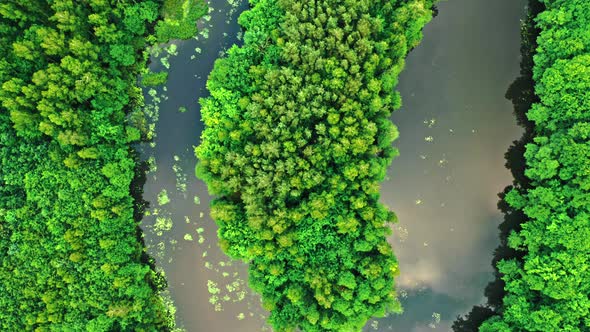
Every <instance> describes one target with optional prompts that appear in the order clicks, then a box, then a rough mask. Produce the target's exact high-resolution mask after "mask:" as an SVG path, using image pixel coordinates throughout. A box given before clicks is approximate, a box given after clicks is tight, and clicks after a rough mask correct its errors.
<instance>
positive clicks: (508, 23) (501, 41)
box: [378, 0, 526, 332]
mask: <svg viewBox="0 0 590 332" xmlns="http://www.w3.org/2000/svg"><path fill="white" fill-rule="evenodd" d="M525 3H526V1H524V0H496V1H486V0H450V1H442V2H440V3H439V6H438V7H439V10H440V12H439V15H438V16H437V17H435V18H434V19H433V20H432V21H431V22H430V23H429V24H428V25H427V26H426V28H425V29H424V40H423V41H422V43H421V44H420V46H418V47H417V48H416V49H415V50H413V51H412V52H411V53H410V55H409V56H408V58H407V61H406V69H405V70H404V72H402V74H401V77H400V80H399V82H400V84H399V90H400V92H401V94H402V97H403V105H404V106H403V107H402V109H401V110H399V111H397V112H395V113H394V114H393V116H392V120H393V122H394V123H395V124H396V125H397V126H398V127H399V131H400V138H399V140H398V141H397V142H395V143H394V144H395V146H396V147H398V148H399V150H400V156H399V157H398V158H397V159H395V160H394V161H393V164H392V166H391V167H390V170H389V172H388V175H389V177H390V179H389V180H388V181H386V182H384V183H383V185H382V190H381V192H382V201H383V202H384V203H385V204H387V205H388V206H389V207H390V208H392V209H393V210H394V211H395V212H396V213H397V215H398V217H399V220H400V222H399V224H397V225H395V226H394V230H395V234H394V238H393V239H392V244H393V246H394V249H395V253H396V255H397V257H398V259H399V261H400V271H401V275H400V277H399V278H398V279H397V284H398V289H399V293H400V295H401V297H402V299H401V300H402V304H403V306H404V311H405V312H404V314H403V315H399V316H391V317H388V318H386V319H382V320H380V322H379V328H378V329H379V330H393V331H400V332H418V331H433V330H434V331H449V330H450V326H451V324H452V322H453V320H454V319H455V318H456V316H457V315H462V314H465V313H467V312H468V311H469V310H470V309H471V307H472V306H473V305H475V304H479V303H481V302H483V301H484V294H483V291H484V288H485V286H486V285H487V283H488V282H489V281H491V280H492V279H493V275H492V273H493V270H492V267H491V261H492V253H493V250H494V249H495V248H496V247H497V246H498V244H499V242H498V230H497V226H498V225H499V224H500V222H502V214H501V212H500V211H499V210H498V209H497V207H496V204H497V202H498V196H497V194H498V193H500V192H501V191H503V189H504V187H506V186H507V185H509V184H511V183H512V178H511V174H510V172H509V171H508V170H507V169H506V168H505V167H504V164H505V159H504V153H505V152H506V150H507V149H508V147H509V146H510V144H511V142H512V141H513V140H516V139H518V138H519V137H520V136H521V134H522V129H521V128H519V127H517V125H516V119H515V117H514V115H513V113H512V111H513V106H512V104H511V103H510V102H509V101H508V100H506V99H505V98H504V95H505V93H506V90H507V89H508V87H509V85H510V83H511V82H512V81H513V80H514V79H516V78H517V77H518V76H519V75H518V74H519V68H520V67H519V57H520V19H522V18H524V14H525Z"/></svg>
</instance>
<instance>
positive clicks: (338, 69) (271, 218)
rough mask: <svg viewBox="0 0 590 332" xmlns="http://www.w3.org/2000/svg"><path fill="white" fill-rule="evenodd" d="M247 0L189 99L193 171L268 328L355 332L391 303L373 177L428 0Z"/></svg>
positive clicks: (385, 216)
mask: <svg viewBox="0 0 590 332" xmlns="http://www.w3.org/2000/svg"><path fill="white" fill-rule="evenodd" d="M250 3H251V5H252V9H251V10H250V11H247V12H245V13H243V14H242V15H241V17H240V19H239V20H240V24H241V25H242V26H244V28H245V29H246V33H245V36H244V46H243V47H235V46H234V47H233V48H232V49H230V51H229V55H228V56H227V57H226V58H223V59H220V60H218V61H217V62H216V65H215V68H214V70H213V72H212V73H211V76H210V78H209V81H208V89H209V91H210V92H211V97H209V98H206V99H203V100H201V104H202V118H203V121H204V122H205V124H206V126H207V129H206V130H205V131H204V132H203V135H202V143H201V145H200V146H199V147H198V148H197V150H196V153H197V156H198V158H199V159H200V164H199V165H198V166H197V175H198V176H199V177H201V178H203V179H204V180H205V181H206V182H207V185H208V188H209V192H210V193H211V194H213V195H217V196H218V198H217V199H216V200H215V201H214V202H213V203H212V211H211V215H212V217H213V218H214V219H215V221H216V222H217V223H218V225H219V237H220V243H221V247H222V248H223V249H224V250H225V251H226V252H227V253H228V254H229V255H230V256H232V257H234V258H239V259H242V260H245V261H247V262H249V263H250V278H249V280H250V285H251V287H252V288H253V289H254V290H256V291H258V292H260V293H261V294H262V298H263V302H264V306H265V308H267V309H269V310H270V311H271V316H270V323H271V324H272V325H273V326H274V328H275V329H276V330H277V331H293V330H294V329H295V328H297V327H299V328H300V329H302V330H304V331H360V329H361V327H362V326H364V324H365V322H366V321H367V320H368V319H369V317H371V316H373V315H383V314H385V313H386V312H388V311H392V310H394V311H399V310H400V306H399V303H398V302H397V300H396V294H395V289H394V280H393V278H394V276H395V275H396V274H397V273H398V264H397V261H396V259H395V257H394V256H393V253H392V250H391V247H390V245H389V244H388V242H387V240H386V236H387V235H388V234H390V228H389V227H388V222H392V221H395V215H394V214H393V213H392V212H389V211H388V210H387V209H386V208H385V207H384V206H383V205H382V204H380V203H379V182H380V181H381V180H383V178H384V176H385V173H386V168H387V166H388V165H389V163H390V161H391V159H392V158H393V157H394V156H395V155H396V154H397V150H396V149H394V148H392V147H391V143H392V141H393V140H394V139H395V138H396V137H397V130H396V127H395V126H394V125H393V124H392V123H391V122H390V121H389V116H390V114H391V112H392V111H393V110H394V109H395V108H398V107H399V106H400V97H399V94H398V93H397V92H395V91H394V89H395V86H396V84H397V76H398V74H399V73H400V71H401V70H402V68H403V66H404V58H405V56H406V54H407V53H408V51H409V50H410V49H411V48H413V47H414V46H416V45H417V44H418V42H419V40H420V39H421V30H422V27H423V26H424V24H425V23H426V22H427V21H428V20H429V19H430V18H431V16H432V12H431V8H432V2H431V1H425V0H413V1H380V0H360V1H359V0H354V1H333V0H318V1H315V0H314V1H307V0H304V1H290V0H278V1H276V0H256V1H254V0H251V1H250Z"/></svg>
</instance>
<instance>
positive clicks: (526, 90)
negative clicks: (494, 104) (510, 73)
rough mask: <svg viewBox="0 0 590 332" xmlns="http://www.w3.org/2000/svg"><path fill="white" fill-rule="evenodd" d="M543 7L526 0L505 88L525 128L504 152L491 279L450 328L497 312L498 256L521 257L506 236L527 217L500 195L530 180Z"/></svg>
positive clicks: (474, 324)
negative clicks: (478, 301) (515, 66)
mask: <svg viewBox="0 0 590 332" xmlns="http://www.w3.org/2000/svg"><path fill="white" fill-rule="evenodd" d="M543 10H544V5H543V4H541V3H540V2H539V1H538V0H529V2H528V15H527V18H526V20H525V21H524V22H523V24H522V28H521V38H522V45H521V63H520V76H519V77H518V78H516V80H515V81H514V82H512V84H511V85H510V87H509V88H508V91H507V92H506V99H508V100H510V101H511V102H512V103H513V105H514V115H515V117H516V122H517V123H518V125H519V126H521V127H523V128H524V130H525V131H524V133H523V135H522V137H521V138H520V139H519V140H517V141H514V142H513V143H512V145H511V146H510V148H508V151H507V152H506V154H505V158H506V164H505V165H506V168H508V169H509V170H510V172H511V173H512V176H513V177H514V180H513V184H512V185H510V186H508V187H506V188H505V189H504V191H503V192H501V193H500V194H498V197H499V198H500V201H499V202H498V209H499V210H500V211H501V212H502V213H503V214H504V221H503V222H502V223H501V224H500V225H499V226H498V229H499V230H500V235H499V238H500V246H498V247H497V248H496V249H495V251H494V258H493V260H492V266H493V268H494V280H493V281H491V282H490V283H489V284H488V285H487V286H486V288H485V292H484V294H485V296H486V298H487V303H486V304H485V305H477V306H474V307H473V308H472V309H471V311H470V312H469V313H468V314H467V315H465V316H463V317H461V316H459V317H457V319H456V320H455V322H454V323H453V326H452V328H453V331H454V332H471V331H477V330H478V328H479V326H480V325H481V324H482V323H483V322H484V321H485V320H487V319H488V318H490V317H492V316H494V315H497V314H501V312H502V299H503V298H504V295H505V294H506V291H505V290H504V286H505V283H504V281H503V280H502V279H501V278H502V274H501V273H500V272H499V271H498V269H497V268H496V265H497V263H498V262H499V261H501V260H507V259H516V260H521V259H522V258H523V256H524V253H523V252H519V251H516V250H514V249H511V248H510V247H509V246H508V236H509V235H510V233H511V232H512V231H519V230H520V229H521V225H522V223H524V222H525V221H526V220H527V217H526V215H525V214H524V213H523V212H522V211H520V210H516V209H514V208H512V207H510V206H509V205H508V204H507V203H506V202H505V201H504V197H505V196H506V194H507V193H508V192H509V191H510V190H512V188H515V187H516V188H519V189H528V188H530V180H529V179H528V178H527V177H526V176H525V167H526V160H525V158H524V152H525V151H526V145H527V144H528V143H530V142H532V139H533V137H534V124H533V123H532V122H531V121H529V120H528V118H527V116H526V113H527V111H528V110H529V109H530V108H531V106H532V104H534V103H536V102H538V97H537V96H536V95H535V91H534V85H535V84H534V81H533V65H534V62H533V56H534V52H535V50H536V48H537V41H536V40H537V36H538V35H539V32H540V31H539V30H538V29H537V28H535V27H534V19H535V17H536V16H537V15H538V14H539V13H540V12H542V11H543Z"/></svg>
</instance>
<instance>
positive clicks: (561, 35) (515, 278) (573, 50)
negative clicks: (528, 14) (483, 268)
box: [480, 0, 590, 332]
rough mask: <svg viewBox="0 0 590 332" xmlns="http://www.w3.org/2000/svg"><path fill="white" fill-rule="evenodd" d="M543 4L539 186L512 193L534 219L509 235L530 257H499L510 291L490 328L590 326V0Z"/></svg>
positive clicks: (529, 153) (534, 116) (512, 200)
mask: <svg viewBox="0 0 590 332" xmlns="http://www.w3.org/2000/svg"><path fill="white" fill-rule="evenodd" d="M542 2H543V3H544V4H545V5H546V7H547V8H546V10H545V11H544V12H542V13H541V14H539V15H538V17H537V19H536V21H537V25H538V27H539V28H540V31H541V33H540V35H539V37H538V39H537V42H538V45H539V47H538V48H537V54H536V55H535V58H534V59H535V68H534V79H535V82H536V86H535V91H536V94H537V95H538V96H539V98H540V102H539V103H537V104H534V105H533V107H532V108H531V109H530V111H529V112H528V118H529V119H530V120H531V121H533V122H534V124H535V138H534V140H533V143H531V144H529V145H527V149H526V152H525V159H526V161H527V169H526V171H525V174H526V176H527V177H528V178H529V179H530V180H531V187H530V188H529V189H525V188H522V187H517V188H516V189H513V191H511V192H510V193H509V194H508V195H507V196H506V201H507V202H508V203H509V204H510V205H511V206H512V207H514V208H516V209H521V210H522V211H523V212H524V213H525V214H526V215H527V216H528V218H529V220H528V221H527V222H526V223H524V224H523V225H522V230H520V231H518V232H513V233H512V234H511V235H510V237H509V239H508V243H509V245H510V247H511V248H513V249H517V250H520V251H523V252H524V253H525V256H524V258H523V260H517V259H512V260H504V261H500V262H499V264H498V268H499V270H500V272H501V273H502V274H503V275H504V276H503V280H504V281H505V282H506V287H505V289H506V292H507V293H506V295H505V297H504V302H503V308H502V312H501V315H500V316H496V317H493V318H492V319H490V320H488V321H487V322H485V323H484V324H483V325H482V327H481V328H480V331H485V332H488V331H589V330H590V298H589V296H588V295H589V294H590V143H589V138H590V38H589V34H588V31H589V29H590V2H587V1H564V0H544V1H542Z"/></svg>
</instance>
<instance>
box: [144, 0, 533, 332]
mask: <svg viewBox="0 0 590 332" xmlns="http://www.w3.org/2000/svg"><path fill="white" fill-rule="evenodd" d="M524 6H525V0H495V1H485V0H449V1H442V2H440V4H439V6H438V7H439V10H440V12H439V15H438V16H437V17H436V18H434V19H433V21H432V22H430V23H429V24H428V25H427V27H426V28H425V30H424V40H423V41H422V43H421V44H420V46H418V47H417V48H416V49H415V50H413V51H412V53H411V54H410V55H409V57H408V59H407V65H406V69H405V71H404V72H403V73H402V75H401V77H400V80H399V81H400V85H399V90H400V92H401V94H402V97H403V103H404V106H403V107H402V109H400V110H398V111H396V112H395V113H394V114H393V116H392V120H393V121H394V123H396V124H397V125H398V127H399V130H400V133H401V136H400V139H399V140H398V141H396V142H395V145H396V146H397V147H398V148H399V150H400V153H401V155H400V157H398V158H397V159H395V160H394V162H393V164H392V166H391V167H390V170H389V172H388V175H389V177H390V179H388V180H387V181H385V182H384V183H383V184H382V190H381V192H382V201H383V202H384V203H385V204H387V205H388V206H389V207H391V208H392V209H393V210H394V211H395V212H396V213H397V215H398V217H399V220H400V223H399V224H397V225H394V226H393V227H394V230H395V234H394V236H393V237H392V238H391V243H392V245H393V246H394V249H395V252H396V255H397V257H398V259H399V261H400V269H401V276H400V277H399V278H398V280H397V283H398V289H399V291H400V296H401V301H402V304H403V305H404V309H405V312H404V314H403V315H395V316H390V317H387V318H384V319H380V320H378V321H372V322H370V323H369V324H368V325H367V328H366V330H379V331H400V332H413V331H416V332H418V331H433V330H434V331H449V330H450V326H451V324H452V321H453V320H454V319H455V318H456V316H457V315H461V314H465V313H466V312H468V311H469V310H470V309H471V307H472V306H473V305H475V304H478V303H481V302H482V301H484V297H483V289H484V287H485V285H486V284H487V283H488V282H489V281H490V280H491V279H492V268H491V265H490V263H491V260H492V252H493V249H494V248H495V247H496V246H497V245H498V240H497V236H498V231H497V226H498V224H499V223H500V222H501V220H502V216H501V214H500V212H499V211H498V210H497V208H496V203H497V201H498V198H497V194H498V193H499V192H501V191H502V189H503V188H504V187H505V186H506V185H508V184H510V183H511V177H510V173H509V172H508V171H507V170H506V169H505V167H504V163H505V161H504V153H505V151H506V150H507V148H508V146H509V145H510V143H511V142H512V141H513V140H515V139H517V138H518V137H520V135H521V129H520V128H518V127H517V126H516V121H515V119H514V116H513V115H512V105H511V104H510V102H509V101H507V100H505V99H504V94H505V92H506V89H507V88H508V86H509V85H510V83H511V81H512V80H514V79H515V78H516V77H517V76H518V70H519V44H520V36H519V33H520V28H519V23H520V22H519V20H520V19H521V18H522V17H523V15H524ZM212 7H213V10H212V11H211V12H210V19H209V20H202V21H201V22H200V23H199V25H200V26H201V31H204V33H201V35H200V36H198V39H192V40H189V41H184V42H176V43H175V45H176V46H177V52H178V55H176V56H170V57H166V58H167V59H168V62H169V64H170V66H169V67H170V69H169V79H168V83H167V84H166V91H164V90H163V89H162V88H160V89H156V90H155V91H154V92H155V95H156V97H157V98H160V99H161V101H160V102H159V119H158V122H157V126H156V129H155V132H156V133H157V136H156V137H155V139H154V141H153V143H152V146H150V145H149V144H143V146H142V148H141V154H142V158H143V159H144V160H148V159H151V160H152V161H153V162H152V165H153V169H152V171H151V172H150V173H149V174H148V177H147V182H146V184H145V186H144V199H145V200H147V201H149V202H150V206H149V208H148V209H147V211H148V214H150V215H147V216H146V217H145V218H144V220H143V222H142V228H143V229H144V233H145V240H146V244H147V245H148V251H149V252H150V254H151V255H152V256H153V257H155V258H156V263H157V266H158V268H161V269H163V270H164V271H165V273H166V277H167V279H168V283H169V287H168V288H169V291H170V297H171V298H172V299H173V300H174V303H175V305H176V307H177V315H176V316H177V322H178V324H179V326H182V327H184V328H186V330H187V331H189V332H200V331H223V332H226V331H227V332H231V331H244V332H250V331H252V332H256V331H261V330H263V329H266V328H267V327H265V326H264V318H265V315H266V313H265V312H264V311H263V310H262V309H260V305H259V299H258V297H257V296H256V295H255V294H252V293H251V292H250V291H249V289H248V287H247V281H246V279H247V273H246V267H245V265H244V264H242V263H237V262H233V263H232V262H230V261H229V259H228V258H227V257H226V256H225V255H224V254H223V253H222V252H221V251H220V250H219V249H218V247H217V244H216V241H217V238H216V226H215V224H214V223H213V222H212V221H211V219H210V218H209V216H208V208H207V207H208V204H209V201H210V198H209V197H208V195H207V193H206V187H205V185H204V183H203V182H202V181H200V180H197V179H196V178H195V177H194V165H195V163H196V159H195V157H194V153H193V147H194V146H196V145H198V144H199V137H200V133H201V131H202V129H203V126H202V124H201V123H200V115H199V105H198V99H199V98H201V97H205V96H207V92H206V89H205V83H206V78H207V75H208V74H209V72H210V71H211V69H212V68H213V63H214V61H215V59H216V58H218V57H219V56H220V54H222V53H220V52H223V51H224V50H226V49H227V48H228V47H230V46H231V45H232V44H234V43H238V44H239V43H240V38H239V35H240V33H239V31H240V29H239V26H238V24H237V22H236V21H237V15H238V14H239V13H240V12H241V11H243V10H244V9H246V8H247V1H246V0H231V1H230V2H226V1H223V2H222V1H219V0H215V1H214V2H213V3H212ZM165 62H166V61H164V64H163V63H162V62H161V61H160V60H159V59H158V58H157V57H153V58H152V64H151V65H150V67H151V69H152V70H156V71H157V70H163V69H165V68H164V67H165ZM146 97H147V98H146V101H147V102H148V103H151V102H153V98H151V97H149V96H148V94H147V89H146ZM181 107H184V108H186V111H184V110H179V109H180V108H181ZM154 144H155V145H154ZM162 190H166V195H163V192H162ZM158 196H160V199H158ZM195 196H196V197H198V199H195ZM166 197H167V198H168V199H166ZM168 200H169V202H167V201H168ZM196 203H198V204H196ZM157 220H158V221H157Z"/></svg>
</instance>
